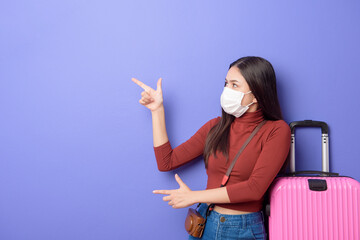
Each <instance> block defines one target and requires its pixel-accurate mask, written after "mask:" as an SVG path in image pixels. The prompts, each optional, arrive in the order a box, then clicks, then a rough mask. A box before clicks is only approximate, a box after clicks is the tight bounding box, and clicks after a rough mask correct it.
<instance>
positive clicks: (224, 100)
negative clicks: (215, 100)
mask: <svg viewBox="0 0 360 240" xmlns="http://www.w3.org/2000/svg"><path fill="white" fill-rule="evenodd" d="M249 93H251V91H250V92H247V93H243V92H239V91H236V90H233V89H231V88H228V87H225V88H224V91H223V92H222V94H221V97H220V103H221V107H222V108H223V109H224V111H225V112H226V113H227V114H231V115H233V116H235V117H237V118H238V117H241V116H242V115H243V114H244V113H245V112H246V111H247V110H248V109H249V106H250V105H251V104H253V103H254V102H252V103H250V104H248V105H246V106H241V101H242V99H243V98H244V96H245V94H249Z"/></svg>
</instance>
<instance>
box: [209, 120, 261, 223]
mask: <svg viewBox="0 0 360 240" xmlns="http://www.w3.org/2000/svg"><path fill="white" fill-rule="evenodd" d="M265 123H266V120H264V121H262V122H261V123H259V125H257V126H256V128H255V129H254V130H253V131H252V133H251V134H250V136H249V137H248V139H246V141H245V143H244V144H243V145H242V147H241V148H240V150H239V152H238V153H237V154H236V156H235V157H234V160H233V161H232V162H231V164H230V166H229V168H228V170H227V171H226V174H225V175H224V177H223V179H222V181H221V186H220V187H224V186H225V185H226V183H227V182H228V180H229V177H230V173H231V171H232V169H233V168H234V166H235V163H236V161H237V160H238V158H239V156H240V154H241V153H242V152H243V151H244V149H245V148H246V146H247V145H248V144H249V142H250V141H251V139H252V138H253V137H254V136H255V134H256V133H257V132H258V131H259V130H260V128H261V127H262V126H263V125H264V124H265ZM214 206H215V204H213V203H212V204H210V205H209V206H208V209H207V210H206V217H207V216H209V214H210V212H211V211H212V210H213V209H214Z"/></svg>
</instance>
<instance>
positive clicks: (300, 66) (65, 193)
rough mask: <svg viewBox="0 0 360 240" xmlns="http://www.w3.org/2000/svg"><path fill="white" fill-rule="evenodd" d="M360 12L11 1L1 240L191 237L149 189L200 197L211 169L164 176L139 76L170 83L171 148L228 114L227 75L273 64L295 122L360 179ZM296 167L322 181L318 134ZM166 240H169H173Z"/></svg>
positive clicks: (166, 87) (264, 5) (3, 40)
mask: <svg viewBox="0 0 360 240" xmlns="http://www.w3.org/2000/svg"><path fill="white" fill-rule="evenodd" d="M359 12H360V2H359V1H355V0H354V1H329V0H326V1H325V0H321V1H312V0H311V1H307V0H306V1H300V2H296V3H294V2H291V3H290V2H289V1H250V0H249V1H239V0H237V1H233V0H231V1H205V0H199V1H179V0H176V1H165V0H163V1H145V0H142V1H134V0H133V1H115V0H103V1H80V0H66V1H64V0H62V1H40V0H33V1H16V0H15V1H2V2H1V3H0V114H1V117H0V128H1V130H0V239H2V240H28V239H34V240H35V239H36V240H49V239H54V240H63V239H69V240H77V239H87V240H92V239H99V240H100V239H101V240H103V239H106V240H107V239H109V240H110V239H111V240H112V239H185V238H186V236H187V235H186V233H185V231H184V227H183V224H184V218H185V214H186V212H187V209H178V210H174V209H172V208H171V207H169V206H168V205H167V204H166V203H165V202H163V201H162V199H161V196H159V195H153V194H152V190H153V189H169V188H177V187H178V185H177V183H176V182H175V180H174V173H175V172H177V173H179V175H180V177H182V179H183V180H184V181H185V183H187V184H188V185H189V187H190V188H192V189H194V190H200V189H204V188H205V186H206V174H205V170H204V165H203V162H202V160H200V159H198V161H194V162H193V163H191V164H189V165H187V166H184V167H182V168H180V169H178V170H177V171H174V172H169V173H160V172H158V170H157V166H156V162H155V158H154V153H153V148H152V128H151V115H150V112H149V111H148V110H147V109H146V108H144V107H142V106H141V105H140V104H139V103H138V100H139V98H140V93H141V89H140V88H139V87H138V86H137V85H135V84H134V83H133V82H131V80H130V79H131V77H137V78H138V79H140V80H142V81H144V82H145V83H147V84H148V85H150V86H152V87H156V80H157V79H158V78H159V77H163V91H164V99H165V108H166V121H167V128H168V134H169V137H170V141H171V143H172V145H173V146H174V147H175V146H177V145H179V144H180V143H182V142H183V141H185V140H187V139H188V138H189V137H191V136H192V134H194V133H195V132H196V131H197V130H198V129H199V128H200V127H201V126H202V125H203V124H204V123H205V122H206V121H208V120H209V119H211V118H213V117H216V116H218V115H219V114H220V100H219V99H220V94H221V91H222V88H223V82H224V78H225V75H226V72H227V69H228V65H229V64H230V63H231V62H232V61H234V60H236V59H237V58H239V57H242V56H247V55H257V56H262V57H264V58H266V59H268V60H269V61H270V62H271V63H272V64H273V66H274V68H275V70H276V73H277V77H278V89H279V97H280V101H281V105H282V109H283V112H284V116H285V120H286V121H287V122H290V121H295V120H303V119H314V120H324V121H326V122H328V124H329V127H330V138H331V139H330V148H331V150H330V157H331V159H330V161H331V170H332V171H334V172H339V173H341V174H342V175H347V176H352V177H354V178H355V179H357V180H360V171H359V169H360V164H359V156H358V155H359V154H358V151H359V141H358V136H359V135H360V131H359V129H358V128H357V127H356V126H357V121H358V119H359V117H360V114H359V111H358V109H359V87H360V83H359V79H360V72H359V69H360V68H359V66H360V60H359V55H360V48H359V42H360V28H359V26H358V25H359V22H360V15H359ZM298 133H299V134H298V136H299V138H298V139H297V143H298V148H297V150H298V151H297V153H298V155H297V169H298V170H305V169H318V170H319V169H320V166H321V163H320V159H321V158H320V155H321V152H320V146H321V141H320V130H317V129H310V130H308V129H303V130H301V131H298ZM170 236H171V237H170Z"/></svg>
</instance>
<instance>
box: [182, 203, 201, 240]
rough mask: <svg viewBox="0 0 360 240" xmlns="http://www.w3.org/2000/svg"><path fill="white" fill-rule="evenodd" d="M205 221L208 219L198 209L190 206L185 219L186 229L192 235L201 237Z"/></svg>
mask: <svg viewBox="0 0 360 240" xmlns="http://www.w3.org/2000/svg"><path fill="white" fill-rule="evenodd" d="M205 222H206V219H205V218H203V216H201V215H200V213H199V212H198V211H196V209H194V208H189V210H188V213H187V216H186V219H185V229H186V231H187V232H188V233H189V234H190V235H191V236H193V237H197V238H201V236H202V234H203V232H204V228H205Z"/></svg>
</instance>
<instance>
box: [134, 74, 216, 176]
mask: <svg viewBox="0 0 360 240" xmlns="http://www.w3.org/2000/svg"><path fill="white" fill-rule="evenodd" d="M132 81H133V82H135V83H136V84H137V85H139V86H140V87H141V88H143V89H144V91H143V92H142V93H141V99H140V100H139V102H140V104H142V105H144V106H145V107H147V108H148V109H150V111H151V115H152V126H153V142H154V151H155V156H156V161H157V164H158V168H159V170H160V171H170V170H173V169H176V168H178V167H180V166H182V165H184V164H186V163H187V162H189V161H191V160H193V159H194V158H196V157H198V156H200V155H201V154H202V153H203V150H204V145H205V139H206V136H207V133H208V132H209V130H210V128H211V127H212V126H214V125H215V124H216V123H217V122H218V121H219V119H220V118H216V119H212V120H210V121H208V122H207V123H206V124H205V125H204V126H202V127H201V128H200V129H199V130H198V131H197V132H196V133H195V134H194V136H192V137H191V138H190V139H189V140H187V141H186V142H184V143H183V144H181V145H180V146H178V147H176V148H174V149H173V148H172V147H171V145H170V143H169V139H168V135H167V131H166V124H165V110H164V105H163V95H162V88H161V81H162V80H161V78H159V80H158V83H157V89H156V90H154V89H152V88H151V87H149V86H147V85H146V84H144V83H142V82H141V81H139V80H137V79H135V78H132Z"/></svg>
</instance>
